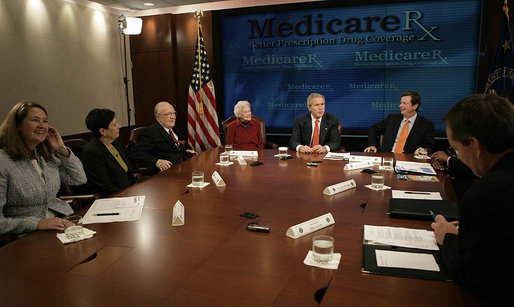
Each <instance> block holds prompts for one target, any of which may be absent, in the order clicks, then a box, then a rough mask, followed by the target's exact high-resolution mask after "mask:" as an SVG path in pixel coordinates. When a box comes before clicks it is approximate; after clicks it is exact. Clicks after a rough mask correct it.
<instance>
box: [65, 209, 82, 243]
mask: <svg viewBox="0 0 514 307" xmlns="http://www.w3.org/2000/svg"><path fill="white" fill-rule="evenodd" d="M81 218H82V216H80V215H70V216H67V217H64V218H63V220H66V222H65V223H64V227H65V228H64V235H65V236H66V238H67V239H76V238H79V237H80V236H82V233H83V232H84V227H83V226H82V223H81V221H80V219H81Z"/></svg>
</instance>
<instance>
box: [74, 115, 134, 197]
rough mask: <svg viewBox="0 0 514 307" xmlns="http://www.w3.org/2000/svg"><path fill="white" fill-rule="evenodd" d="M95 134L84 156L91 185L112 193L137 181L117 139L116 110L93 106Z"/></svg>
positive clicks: (90, 123) (89, 119)
mask: <svg viewBox="0 0 514 307" xmlns="http://www.w3.org/2000/svg"><path fill="white" fill-rule="evenodd" d="M86 126H87V128H88V129H89V130H91V132H92V133H93V136H94V137H93V138H92V139H91V141H89V143H88V144H87V145H86V146H85V147H84V150H83V151H82V155H81V157H80V158H81V160H82V164H83V165H84V170H85V171H86V175H87V182H88V186H89V188H90V189H92V190H94V191H96V192H99V193H101V194H102V196H108V195H111V194H113V193H116V192H118V191H119V190H121V189H123V188H126V187H128V186H129V185H131V184H133V183H135V182H136V178H135V177H134V174H133V172H132V168H131V166H130V163H129V160H128V158H127V156H126V155H125V152H124V151H123V148H122V146H121V144H120V143H119V141H118V140H117V139H118V137H119V135H120V127H121V126H120V124H118V122H117V121H116V117H115V114H114V112H113V111H111V110H109V109H93V110H91V111H90V112H89V114H88V115H87V117H86Z"/></svg>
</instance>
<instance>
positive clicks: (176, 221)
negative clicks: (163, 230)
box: [171, 200, 186, 226]
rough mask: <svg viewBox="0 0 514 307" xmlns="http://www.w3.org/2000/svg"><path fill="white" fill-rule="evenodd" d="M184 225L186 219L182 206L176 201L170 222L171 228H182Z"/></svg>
mask: <svg viewBox="0 0 514 307" xmlns="http://www.w3.org/2000/svg"><path fill="white" fill-rule="evenodd" d="M185 223H186V217H185V216H184V205H183V204H182V203H181V202H180V200H177V202H176V203H175V206H173V219H172V220H171V226H182V225H184V224H185Z"/></svg>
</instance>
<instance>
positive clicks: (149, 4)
mask: <svg viewBox="0 0 514 307" xmlns="http://www.w3.org/2000/svg"><path fill="white" fill-rule="evenodd" d="M144 5H145V6H154V5H155V3H152V2H145V3H144Z"/></svg>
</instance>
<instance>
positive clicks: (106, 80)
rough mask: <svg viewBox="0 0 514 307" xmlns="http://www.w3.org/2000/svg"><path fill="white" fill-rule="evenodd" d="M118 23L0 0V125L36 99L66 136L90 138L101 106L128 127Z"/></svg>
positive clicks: (89, 12) (44, 3)
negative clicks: (88, 119) (89, 117)
mask: <svg viewBox="0 0 514 307" xmlns="http://www.w3.org/2000/svg"><path fill="white" fill-rule="evenodd" d="M118 16H119V14H116V13H115V12H112V11H108V10H106V9H104V8H103V7H102V6H100V5H98V6H97V7H87V6H83V5H78V4H76V3H74V2H68V1H65V0H0V118H1V120H3V119H4V118H5V115H6V114H7V112H8V111H9V110H10V108H11V107H12V105H13V104H15V103H16V102H18V101H21V100H32V101H36V102H38V103H40V104H42V105H43V106H44V107H45V108H47V111H48V113H49V114H48V115H49V119H50V124H51V125H53V126H55V127H56V128H57V129H58V130H59V131H60V132H61V134H62V135H70V134H78V133H83V132H87V128H86V127H85V124H84V118H85V116H86V114H87V113H88V112H89V110H91V109H92V108H95V107H101V108H109V109H112V110H114V111H115V112H116V114H117V118H118V121H120V122H121V123H122V125H123V126H126V125H127V118H126V117H127V113H126V99H125V91H124V85H123V79H122V66H123V64H122V63H123V62H122V55H121V51H120V40H121V38H120V35H119V34H118V31H117V29H116V25H117V17H118ZM129 55H130V53H129ZM129 79H130V78H129ZM129 85H130V86H129V87H130V88H131V87H132V86H131V84H129ZM133 122H134V121H133V120H132V123H133Z"/></svg>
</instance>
